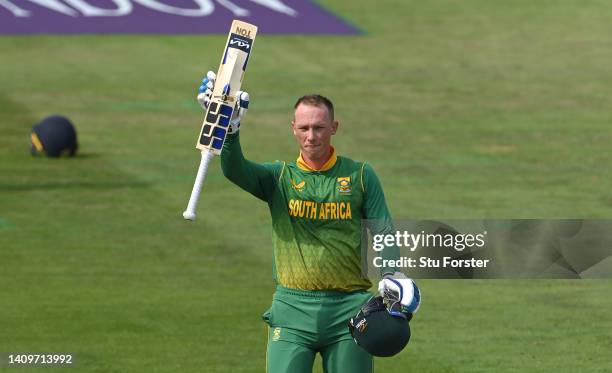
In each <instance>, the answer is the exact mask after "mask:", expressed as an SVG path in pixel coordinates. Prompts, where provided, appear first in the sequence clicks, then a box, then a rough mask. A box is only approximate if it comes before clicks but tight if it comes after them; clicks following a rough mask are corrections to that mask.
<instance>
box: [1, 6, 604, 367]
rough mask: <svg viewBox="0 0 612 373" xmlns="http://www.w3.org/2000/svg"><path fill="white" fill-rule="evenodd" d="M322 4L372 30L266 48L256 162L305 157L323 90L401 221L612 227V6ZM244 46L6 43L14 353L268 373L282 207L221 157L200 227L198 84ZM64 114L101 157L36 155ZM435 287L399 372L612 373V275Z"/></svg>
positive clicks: (8, 299) (351, 151)
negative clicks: (301, 128) (38, 142)
mask: <svg viewBox="0 0 612 373" xmlns="http://www.w3.org/2000/svg"><path fill="white" fill-rule="evenodd" d="M321 3H322V4H325V5H326V6H327V7H329V8H330V9H332V10H333V11H335V12H338V13H340V14H341V15H342V16H343V17H344V18H346V19H347V20H349V21H350V22H352V23H354V24H356V25H358V26H359V27H360V28H362V29H364V30H365V31H366V32H367V33H366V34H365V35H363V36H355V37H348V38H347V37H338V36H313V37H300V36H266V35H262V36H259V37H258V40H257V43H256V46H255V50H254V54H253V59H252V61H251V63H250V66H249V71H248V73H247V77H246V79H245V84H244V88H245V89H247V90H248V91H249V93H250V94H251V99H252V104H251V109H250V111H249V113H248V116H247V118H246V120H245V122H244V124H243V129H242V131H243V133H242V143H243V148H244V150H245V153H246V155H247V156H248V157H249V158H251V159H252V160H256V161H268V160H275V159H283V160H291V159H293V158H295V157H296V155H297V146H296V144H295V142H294V140H293V138H292V135H291V133H290V131H289V127H288V126H289V124H288V123H289V120H290V117H291V107H292V105H293V102H294V101H295V99H296V98H297V97H298V96H300V95H302V94H304V93H310V92H320V93H323V94H325V95H328V96H330V97H332V98H333V99H334V100H335V103H336V106H337V109H336V110H337V116H338V118H339V120H340V121H341V128H340V131H339V134H338V135H337V136H336V138H335V141H334V144H335V146H336V148H337V149H338V151H339V152H340V153H341V154H344V155H347V156H350V157H352V158H354V159H361V160H368V161H369V162H370V163H371V164H372V165H373V167H374V168H375V170H376V171H377V172H378V175H379V177H380V178H381V180H382V183H383V186H384V188H385V193H386V197H387V201H388V203H389V205H390V208H391V210H392V213H393V215H394V217H397V218H428V217H435V218H483V217H490V218H511V217H512V218H521V217H522V218H527V217H531V218H568V217H584V218H608V219H609V218H612V197H611V194H610V190H612V177H611V174H610V165H611V164H612V153H611V152H610V151H609V148H610V144H612V128H611V127H610V123H611V121H612V110H611V108H612V102H611V98H612V64H611V63H610V61H612V44H611V43H610V35H611V34H612V6H610V4H609V3H608V2H607V1H603V0H601V1H597V0H592V1H577V0H576V1H548V0H541V1H537V2H534V1H527V0H517V1H512V2H499V1H487V0H468V1H451V0H446V1H434V2H412V1H406V2H403V1H377V2H376V4H374V3H373V2H370V1H366V0H354V1H350V2H344V1H340V0H325V1H321ZM224 40H225V36H221V35H217V36H124V35H117V36H70V37H66V36H64V37H59V36H35V37H0V51H1V54H0V352H10V351H58V352H60V351H63V352H73V353H75V354H76V361H77V368H76V370H75V371H78V372H261V371H263V367H264V360H265V336H264V324H263V322H261V320H260V315H261V313H263V311H264V310H265V309H266V308H267V307H268V305H269V303H270V301H271V294H272V292H273V289H274V285H273V282H272V280H271V263H272V262H271V261H272V256H271V239H270V236H271V232H270V227H269V225H270V219H269V217H268V210H267V206H266V205H265V204H263V203H261V202H259V201H257V200H256V199H254V198H252V197H251V196H250V195H247V194H246V193H244V192H242V191H240V190H239V189H238V188H237V187H235V186H234V185H232V184H231V183H229V182H228V181H227V180H226V179H225V178H224V177H223V175H222V174H221V172H220V167H219V163H218V160H215V163H214V165H213V166H212V171H211V172H209V175H208V178H207V180H206V184H205V191H204V193H203V198H202V200H201V203H200V206H199V213H200V217H199V220H197V221H196V222H195V223H187V222H185V221H184V220H183V219H182V217H181V213H182V211H183V209H184V208H185V205H186V203H187V199H188V197H189V193H190V191H191V186H192V182H193V178H194V175H195V171H196V168H197V164H198V162H199V155H198V153H197V152H196V151H195V150H194V149H193V145H194V142H195V137H196V132H197V130H198V128H199V124H200V121H201V117H202V113H201V110H200V109H199V107H198V106H197V104H196V103H195V100H194V97H195V90H196V89H197V84H198V82H199V79H200V78H201V76H202V75H203V74H204V73H205V72H206V70H208V69H211V68H212V69H215V68H216V67H217V65H218V59H219V53H220V50H221V48H222V44H223V42H224ZM53 113H62V114H65V115H68V116H69V117H70V118H71V119H72V120H73V121H74V122H75V123H76V125H77V129H78V131H79V139H80V145H81V151H80V156H79V157H77V158H75V159H64V160H47V159H35V158H32V157H31V156H30V155H29V153H28V151H29V145H28V141H29V140H28V136H29V131H30V128H31V125H32V124H33V123H35V122H37V121H38V120H40V119H41V118H42V117H43V116H45V115H49V114H53ZM606 149H608V150H606ZM236 284H238V285H236ZM419 285H420V286H421V288H422V292H423V296H424V302H423V305H422V308H421V310H420V313H419V314H418V317H416V318H415V320H414V322H413V323H412V329H413V340H412V341H411V344H410V345H409V348H407V349H406V350H405V351H403V352H402V353H401V354H400V355H399V356H397V357H394V358H391V359H378V360H376V363H375V365H376V366H377V371H392V370H393V371H401V372H404V371H414V372H491V371H503V372H509V371H537V372H553V371H554V372H560V371H567V372H578V371H580V372H587V371H593V372H597V371H601V372H604V371H611V370H612V359H611V358H610V357H609V351H610V349H612V336H611V335H610V330H611V328H612V313H611V312H610V309H611V307H612V298H611V297H610V294H612V282H611V281H608V280H600V281H591V280H589V281H587V280H579V281H569V280H568V281H565V280H564V281H561V280H558V281H553V280H537V281H529V280H520V281H518V280H516V281H515V280H491V281H484V280H483V281H467V280H466V281H447V280H445V281H442V280H427V281H424V280H423V281H420V282H419ZM3 369H6V368H5V367H0V371H2V370H3ZM11 371H12V370H11ZM19 371H20V372H26V371H29V370H28V369H20V370H19ZM32 371H35V372H38V371H39V370H37V369H32ZM317 371H320V370H317ZM347 373H350V372H347Z"/></svg>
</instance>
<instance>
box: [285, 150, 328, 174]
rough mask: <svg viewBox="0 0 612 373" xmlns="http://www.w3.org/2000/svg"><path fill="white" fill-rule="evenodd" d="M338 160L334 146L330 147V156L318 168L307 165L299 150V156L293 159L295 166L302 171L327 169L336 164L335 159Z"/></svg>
mask: <svg viewBox="0 0 612 373" xmlns="http://www.w3.org/2000/svg"><path fill="white" fill-rule="evenodd" d="M337 160H338V156H336V149H334V147H333V146H332V147H331V156H330V157H329V159H328V160H327V162H325V164H324V165H323V167H321V168H320V169H318V170H317V169H314V168H312V167H310V166H309V165H308V163H306V161H304V158H302V152H300V156H299V157H298V159H297V161H295V164H297V166H298V167H299V168H300V170H303V171H309V172H317V171H318V172H321V171H327V170H329V169H331V168H332V167H334V166H335V165H336V161H337Z"/></svg>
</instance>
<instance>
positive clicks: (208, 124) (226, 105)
mask: <svg viewBox="0 0 612 373" xmlns="http://www.w3.org/2000/svg"><path fill="white" fill-rule="evenodd" d="M256 35H257V26H255V25H252V24H250V23H246V22H243V21H238V20H234V21H233V22H232V26H231V29H230V32H229V35H228V36H227V41H226V43H225V49H224V50H223V55H222V56H221V62H220V64H219V70H218V71H217V80H216V82H215V87H214V89H213V94H212V99H211V102H210V104H209V105H208V109H207V110H206V114H205V115H204V122H203V123H202V128H201V129H200V135H199V136H198V141H197V143H196V148H197V149H199V150H201V153H202V159H201V161H200V167H199V168H198V173H197V176H196V180H195V183H194V185H193V189H192V191H191V196H190V198H189V203H188V205H187V209H186V210H185V211H184V212H183V217H184V218H185V219H186V220H195V218H196V207H197V204H198V200H199V198H200V193H201V191H202V185H203V184H204V179H205V178H206V173H207V171H208V165H209V163H210V161H211V160H212V158H213V156H214V155H219V154H221V150H222V149H223V143H224V142H225V137H226V136H227V131H228V129H229V125H230V120H231V118H232V113H233V110H234V105H235V95H236V92H238V91H239V90H240V87H241V85H242V79H243V78H244V72H245V71H246V68H247V64H248V62H249V56H250V55H251V50H252V49H253V43H254V41H255V36H256Z"/></svg>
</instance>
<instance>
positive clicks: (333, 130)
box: [332, 120, 340, 135]
mask: <svg viewBox="0 0 612 373" xmlns="http://www.w3.org/2000/svg"><path fill="white" fill-rule="evenodd" d="M339 125H340V122H338V121H337V120H335V121H334V122H333V123H332V135H335V134H336V131H338V126H339Z"/></svg>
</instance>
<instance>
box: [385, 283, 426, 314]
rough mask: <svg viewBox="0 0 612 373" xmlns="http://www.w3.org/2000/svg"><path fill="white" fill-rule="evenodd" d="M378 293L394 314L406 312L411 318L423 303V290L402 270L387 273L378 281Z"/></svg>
mask: <svg viewBox="0 0 612 373" xmlns="http://www.w3.org/2000/svg"><path fill="white" fill-rule="evenodd" d="M378 293H379V294H380V295H381V296H382V297H383V299H384V300H385V302H386V303H387V310H388V311H389V313H390V314H391V315H393V316H401V314H404V317H407V318H408V320H410V319H411V318H412V315H413V314H414V313H416V312H417V311H418V309H419V306H420V305H421V291H420V290H419V288H418V287H417V286H416V284H415V283H414V281H412V280H411V279H409V278H408V277H406V275H405V274H403V273H401V272H395V273H393V274H387V275H385V276H384V277H383V279H382V280H380V282H379V283H378Z"/></svg>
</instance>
